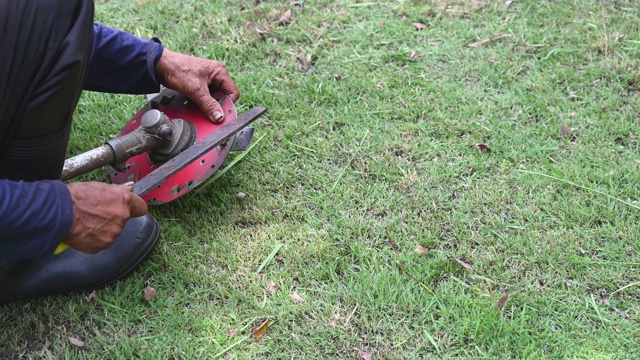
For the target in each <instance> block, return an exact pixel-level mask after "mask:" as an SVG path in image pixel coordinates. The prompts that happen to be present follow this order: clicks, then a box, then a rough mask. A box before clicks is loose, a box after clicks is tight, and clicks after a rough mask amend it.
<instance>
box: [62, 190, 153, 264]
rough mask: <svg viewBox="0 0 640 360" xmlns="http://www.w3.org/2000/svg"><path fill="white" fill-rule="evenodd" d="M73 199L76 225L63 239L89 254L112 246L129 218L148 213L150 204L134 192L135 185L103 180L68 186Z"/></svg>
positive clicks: (74, 224)
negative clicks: (110, 182) (133, 186)
mask: <svg viewBox="0 0 640 360" xmlns="http://www.w3.org/2000/svg"><path fill="white" fill-rule="evenodd" d="M67 188H68V189H69V192H70V193H71V199H72V200H73V225H72V226H71V230H70V231H69V233H68V234H67V236H66V237H65V238H64V240H62V241H63V242H65V243H66V244H67V245H69V246H70V247H72V248H74V249H76V250H78V251H82V252H84V253H88V254H94V253H97V252H98V251H100V250H104V249H106V248H108V247H109V246H111V245H112V244H113V243H114V242H115V241H116V239H117V238H118V236H119V235H120V233H121V232H122V229H123V228H124V225H125V223H126V222H127V220H129V218H132V217H137V216H142V215H144V214H146V213H147V211H148V209H147V204H146V203H145V201H144V200H142V198H141V197H139V196H137V195H135V194H133V193H132V192H131V185H108V184H103V183H100V182H84V183H71V184H68V185H67Z"/></svg>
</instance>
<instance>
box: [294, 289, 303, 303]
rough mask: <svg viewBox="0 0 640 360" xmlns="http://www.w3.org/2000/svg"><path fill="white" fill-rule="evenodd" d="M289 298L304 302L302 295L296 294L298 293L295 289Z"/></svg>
mask: <svg viewBox="0 0 640 360" xmlns="http://www.w3.org/2000/svg"><path fill="white" fill-rule="evenodd" d="M290 296H291V299H292V300H293V301H295V302H304V301H305V300H304V299H303V298H302V296H300V295H298V293H296V292H295V291H294V292H292V293H291V295H290Z"/></svg>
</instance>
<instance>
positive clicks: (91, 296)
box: [85, 290, 96, 301]
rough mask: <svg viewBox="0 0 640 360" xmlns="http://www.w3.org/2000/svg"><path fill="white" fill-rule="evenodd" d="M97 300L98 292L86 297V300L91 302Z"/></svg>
mask: <svg viewBox="0 0 640 360" xmlns="http://www.w3.org/2000/svg"><path fill="white" fill-rule="evenodd" d="M95 298H96V291H95V290H94V291H92V292H91V294H89V295H87V296H86V297H85V299H87V301H91V299H95Z"/></svg>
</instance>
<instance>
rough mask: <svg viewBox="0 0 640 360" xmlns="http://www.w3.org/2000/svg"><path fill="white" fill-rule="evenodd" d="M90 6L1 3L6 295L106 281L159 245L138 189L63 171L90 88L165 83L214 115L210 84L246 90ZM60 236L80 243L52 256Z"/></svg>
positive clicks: (55, 0) (86, 2) (2, 296)
mask: <svg viewBox="0 0 640 360" xmlns="http://www.w3.org/2000/svg"><path fill="white" fill-rule="evenodd" d="M93 12H94V4H93V1H92V0H32V1H17V0H16V1H12V0H0V49H2V50H1V51H0V303H5V302H10V301H13V300H18V299H26V298H33V297H38V296H46V295H55V294H60V293H68V292H74V291H89V290H92V289H96V288H100V287H103V286H105V285H107V284H110V283H112V282H114V281H116V280H118V279H120V278H122V277H124V276H126V275H127V274H129V273H130V272H131V271H132V270H133V269H134V268H135V267H136V266H137V265H138V264H139V263H140V262H142V261H143V260H144V259H145V258H146V257H147V256H148V255H149V253H150V252H151V250H152V249H153V248H154V247H155V245H156V244H157V242H158V237H159V235H160V227H159V225H158V222H157V221H156V220H155V219H154V218H153V217H152V216H151V215H150V214H147V206H146V204H145V202H144V201H143V200H142V199H141V198H140V197H138V196H136V195H134V194H133V193H132V192H131V190H130V187H127V186H124V185H107V184H103V183H97V182H87V183H72V184H68V185H65V184H64V183H63V182H62V181H60V180H58V179H59V178H60V175H61V172H62V167H63V165H64V160H65V155H66V150H67V144H68V142H69V133H70V130H71V117H72V115H73V112H74V109H75V107H76V104H77V102H78V98H79V97H80V92H81V91H82V90H83V89H85V90H93V91H101V92H112V93H127V94H145V93H151V92H157V91H158V90H159V87H160V84H162V85H165V86H167V87H169V88H172V89H175V90H177V91H180V92H181V93H183V94H185V95H186V96H188V97H189V98H191V99H192V100H193V101H194V102H195V103H197V104H198V105H199V106H200V107H201V108H202V109H203V111H205V113H206V114H207V116H208V117H209V118H210V119H211V121H213V122H220V121H222V120H223V119H224V118H223V113H222V109H221V107H220V105H219V104H218V103H217V102H216V101H215V100H214V99H213V98H212V97H211V95H210V90H211V89H219V90H221V91H223V92H224V93H226V94H227V95H228V96H229V97H230V98H231V100H233V101H236V100H237V99H238V97H239V96H240V94H239V92H238V88H237V86H236V85H235V83H234V82H233V80H232V79H231V77H230V76H229V73H228V72H227V70H226V69H225V67H224V65H223V64H221V63H219V62H217V61H211V60H204V59H199V58H195V57H191V56H187V55H182V54H178V53H174V52H171V51H169V50H165V49H163V47H162V45H161V44H160V42H159V41H158V40H157V39H151V40H143V39H139V38H136V37H134V36H133V35H130V34H128V33H125V32H122V31H119V30H115V29H111V28H108V27H106V26H103V25H100V24H94V22H93ZM62 241H64V242H65V243H67V244H68V245H69V246H70V247H71V249H69V250H67V251H65V252H63V253H62V254H60V255H56V256H53V252H54V250H55V248H56V247H57V246H58V245H59V244H60V243H61V242H62Z"/></svg>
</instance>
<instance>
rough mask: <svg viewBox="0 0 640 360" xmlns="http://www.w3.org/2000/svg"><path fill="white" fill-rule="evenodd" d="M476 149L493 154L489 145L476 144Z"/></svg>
mask: <svg viewBox="0 0 640 360" xmlns="http://www.w3.org/2000/svg"><path fill="white" fill-rule="evenodd" d="M476 149H478V150H480V151H484V152H486V153H489V154H491V148H490V147H488V146H487V144H476Z"/></svg>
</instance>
